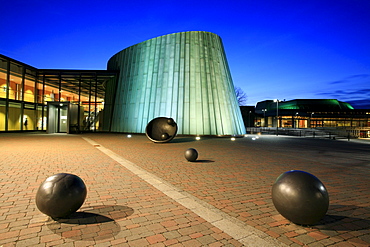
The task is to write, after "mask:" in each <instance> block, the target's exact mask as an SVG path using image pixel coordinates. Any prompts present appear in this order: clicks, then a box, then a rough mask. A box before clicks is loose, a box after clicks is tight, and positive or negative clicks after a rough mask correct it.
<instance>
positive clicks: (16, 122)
mask: <svg viewBox="0 0 370 247" xmlns="http://www.w3.org/2000/svg"><path fill="white" fill-rule="evenodd" d="M8 115H9V117H8V130H21V123H22V124H24V120H25V119H23V117H22V114H21V103H15V102H9V114H8Z"/></svg>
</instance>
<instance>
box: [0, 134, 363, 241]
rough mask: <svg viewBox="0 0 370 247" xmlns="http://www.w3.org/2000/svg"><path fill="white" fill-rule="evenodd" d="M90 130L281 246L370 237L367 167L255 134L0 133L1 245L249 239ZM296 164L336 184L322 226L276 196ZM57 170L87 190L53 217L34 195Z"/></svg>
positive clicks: (330, 188)
mask: <svg viewBox="0 0 370 247" xmlns="http://www.w3.org/2000/svg"><path fill="white" fill-rule="evenodd" d="M83 138H89V139H91V140H94V141H95V142H96V143H99V144H100V145H101V146H103V147H105V148H107V149H110V150H112V151H113V152H115V153H116V154H118V155H120V156H122V157H123V158H125V159H127V160H129V161H131V162H133V163H134V164H136V165H137V166H139V167H141V168H143V169H144V170H146V171H148V172H149V173H152V174H154V175H156V176H158V177H160V178H161V179H163V180H164V181H167V182H168V183H170V184H171V185H173V186H175V187H177V188H179V189H180V190H183V191H184V192H186V193H189V194H190V195H192V196H194V197H196V198H197V199H199V200H200V201H202V202H205V203H207V204H210V205H212V206H213V207H215V208H217V209H219V210H221V211H222V212H223V213H225V214H227V215H229V216H231V217H233V218H235V219H238V220H239V221H241V222H243V223H245V224H246V225H248V226H251V227H254V228H255V229H258V230H260V231H261V232H263V233H265V234H267V235H268V236H270V237H271V238H274V239H276V240H278V241H279V242H280V243H281V244H286V245H288V246H369V245H370V230H369V229H370V199H369V198H370V188H369V184H370V180H369V167H367V166H343V165H340V166H339V165H330V164H329V163H325V162H317V161H316V159H315V156H312V157H309V156H308V157H307V155H299V153H298V154H297V153H291V152H289V151H288V150H287V151H285V152H281V150H278V151H277V150H275V151H274V150H269V148H268V147H265V148H261V146H256V145H255V144H254V142H253V141H251V139H250V138H249V139H248V138H240V139H237V140H236V141H234V142H232V141H230V140H229V139H228V138H202V139H201V140H200V141H195V140H194V138H191V137H176V138H175V139H174V140H173V141H172V142H170V143H164V144H155V143H152V142H151V141H149V140H148V139H147V138H146V137H145V136H144V135H133V136H132V138H127V137H126V135H123V134H82V135H46V134H0V157H1V159H0V169H1V173H0V205H1V208H0V246H3V247H5V246H149V245H150V246H242V244H241V243H240V242H239V241H237V240H236V239H234V238H232V237H231V236H230V235H228V234H226V233H225V232H223V231H221V230H220V229H219V228H217V227H215V226H214V225H212V224H211V223H209V222H207V221H206V220H205V219H203V218H202V217H200V216H199V215H197V214H195V213H194V212H193V211H191V210H189V209H188V208H186V207H184V206H183V205H181V204H180V203H178V202H177V201H176V200H173V199H171V198H169V197H168V196H166V195H165V194H164V193H163V192H161V191H159V190H157V189H156V188H154V187H153V186H151V185H150V184H148V183H146V182H145V181H143V180H142V179H141V178H139V177H138V176H136V175H134V174H133V173H132V172H130V171H129V170H127V169H126V168H124V167H123V166H122V165H120V164H119V163H117V162H116V161H114V160H113V159H111V158H110V157H109V156H107V155H105V154H104V153H102V152H101V151H99V149H98V148H97V146H94V145H91V144H90V143H88V142H86V140H84V139H83ZM278 138H280V137H276V139H277V140H278ZM281 138H283V137H281ZM190 147H193V148H196V149H197V150H198V152H199V158H198V161H197V162H187V161H186V159H185V158H184V152H185V150H186V149H187V148H190ZM369 147H370V145H369ZM310 155H312V153H311V154H310ZM315 155H318V154H315ZM332 161H333V163H334V164H335V159H333V160H332ZM291 169H299V170H305V171H308V172H310V173H312V174H314V175H316V176H317V177H318V178H319V179H320V180H321V181H322V182H323V183H324V184H325V186H326V187H327V189H328V191H329V195H330V207H329V211H328V213H327V216H325V218H324V219H323V220H322V221H321V222H319V223H318V224H317V225H314V226H298V225H295V224H293V223H291V222H289V221H288V220H286V219H285V218H283V217H282V216H281V215H280V214H279V213H278V212H277V211H276V210H275V208H274V206H273V204H272V200H271V186H272V184H273V182H274V181H275V179H276V178H277V177H278V176H279V175H280V174H281V173H282V172H285V171H288V170H291ZM59 172H67V173H73V174H76V175H78V176H80V177H81V178H82V179H83V180H84V182H85V184H86V185H87V189H88V194H87V198H86V201H85V203H84V205H83V206H82V208H81V209H80V210H79V211H78V212H76V213H75V214H73V215H72V216H71V217H70V218H69V219H60V220H57V221H55V220H52V219H50V218H49V217H48V216H46V215H44V214H42V213H41V212H40V211H39V210H38V209H37V208H36V205H35V195H36V191H37V189H38V187H39V185H40V184H41V182H42V181H43V180H45V179H46V178H47V177H49V176H51V175H53V174H56V173H59Z"/></svg>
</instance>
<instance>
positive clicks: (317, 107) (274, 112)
mask: <svg viewBox="0 0 370 247" xmlns="http://www.w3.org/2000/svg"><path fill="white" fill-rule="evenodd" d="M255 114H256V116H255V119H254V126H256V127H282V128H325V127H327V128H333V127H335V128H337V127H338V128H370V109H367V110H366V109H365V110H364V109H361V110H356V109H354V108H353V107H352V106H351V105H350V104H349V103H346V102H341V101H338V100H336V99H296V100H289V101H278V102H277V101H276V100H275V101H274V100H265V101H261V102H258V103H257V105H256V109H255ZM244 118H245V115H244Z"/></svg>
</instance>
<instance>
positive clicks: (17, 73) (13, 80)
mask: <svg viewBox="0 0 370 247" xmlns="http://www.w3.org/2000/svg"><path fill="white" fill-rule="evenodd" d="M22 68H23V67H22V66H20V65H18V64H14V63H10V81H9V85H8V87H7V90H8V93H9V94H8V95H9V99H14V100H22Z"/></svg>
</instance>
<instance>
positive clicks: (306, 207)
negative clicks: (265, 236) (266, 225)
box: [272, 170, 329, 225]
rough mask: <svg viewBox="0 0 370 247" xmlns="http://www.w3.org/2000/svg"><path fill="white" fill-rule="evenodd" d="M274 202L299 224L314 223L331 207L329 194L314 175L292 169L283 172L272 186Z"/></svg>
mask: <svg viewBox="0 0 370 247" xmlns="http://www.w3.org/2000/svg"><path fill="white" fill-rule="evenodd" d="M272 202H273V203H274V206H275V208H276V210H277V211H278V212H279V213H280V214H281V215H282V216H284V217H285V218H287V219H288V220H290V221H292V222H293V223H296V224H299V225H313V224H315V223H317V222H318V221H319V220H321V219H322V218H323V217H324V216H325V214H326V212H327V211H328V208H329V194H328V192H327V190H326V188H325V186H324V184H323V183H322V182H321V181H320V180H319V179H318V178H317V177H315V176H314V175H312V174H310V173H308V172H304V171H297V170H292V171H288V172H285V173H283V174H281V175H280V176H279V177H278V178H277V179H276V181H275V183H274V185H273V186H272Z"/></svg>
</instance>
